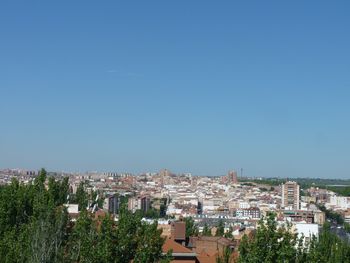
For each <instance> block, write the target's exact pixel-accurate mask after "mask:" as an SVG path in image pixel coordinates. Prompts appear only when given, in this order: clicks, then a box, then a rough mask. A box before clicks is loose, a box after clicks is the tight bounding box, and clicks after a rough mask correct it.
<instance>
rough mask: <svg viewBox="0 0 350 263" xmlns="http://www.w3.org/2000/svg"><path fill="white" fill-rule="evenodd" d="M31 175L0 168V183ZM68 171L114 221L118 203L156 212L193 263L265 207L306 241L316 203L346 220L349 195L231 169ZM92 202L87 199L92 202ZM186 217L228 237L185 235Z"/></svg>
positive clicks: (254, 221) (314, 223)
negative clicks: (266, 180) (245, 177)
mask: <svg viewBox="0 0 350 263" xmlns="http://www.w3.org/2000/svg"><path fill="white" fill-rule="evenodd" d="M5 175H6V176H5ZM35 175H36V173H31V172H28V171H25V172H23V171H22V172H20V171H10V170H8V171H2V172H0V180H2V181H0V182H2V183H6V182H8V181H9V179H10V178H11V177H13V176H17V177H18V178H20V179H21V180H22V181H24V182H30V180H31V178H33V177H34V176H35ZM65 175H67V174H65ZM54 176H55V174H54ZM56 176H63V174H56ZM68 176H69V182H70V186H71V192H72V193H73V194H74V193H75V192H76V190H77V188H78V186H79V184H80V183H81V182H85V183H86V184H85V185H86V190H87V191H88V192H92V191H94V192H98V196H97V198H99V199H102V200H103V206H102V207H100V208H101V209H102V210H103V211H104V212H108V213H110V214H113V215H114V216H115V219H116V220H118V214H119V211H120V208H121V206H122V205H125V207H126V208H127V209H129V210H130V211H133V212H135V211H137V210H140V211H142V212H143V213H144V214H145V215H147V213H148V212H149V211H157V213H158V214H157V215H158V216H159V217H161V218H163V220H159V227H160V228H162V229H163V234H164V235H165V236H167V237H168V239H167V242H166V243H165V246H168V247H172V249H173V251H177V250H178V254H177V257H180V258H181V256H180V255H185V256H184V258H193V260H194V261H193V262H200V261H199V259H198V257H210V255H214V254H215V253H216V254H215V255H218V254H220V253H221V252H222V249H223V247H229V248H230V249H233V250H234V249H237V247H238V245H239V242H240V239H241V238H242V237H243V235H244V234H247V235H251V234H252V233H254V231H255V229H256V228H257V226H258V222H259V220H260V219H261V218H262V217H263V216H266V215H267V213H269V212H274V213H275V214H276V215H277V221H278V224H280V225H284V224H286V222H289V223H290V224H291V225H292V231H295V232H296V233H298V235H300V236H302V235H303V236H304V237H305V240H306V241H308V240H310V239H311V238H312V236H313V235H314V236H316V237H317V236H318V233H319V229H320V226H322V225H323V223H324V222H325V214H324V212H322V211H320V210H319V208H318V207H319V205H320V204H321V205H324V206H325V207H326V208H327V209H331V210H335V211H340V212H341V213H343V215H344V217H345V219H346V220H348V221H349V222H350V200H349V198H347V197H343V196H338V195H336V194H335V193H333V192H331V191H328V190H325V189H319V188H313V187H312V188H310V189H308V190H307V194H306V195H302V196H301V194H300V193H301V189H300V186H299V185H298V184H297V183H296V182H293V181H288V182H286V183H284V184H282V185H279V186H270V185H264V184H257V183H252V182H239V180H238V176H237V172H236V171H229V172H228V173H227V175H225V176H216V177H201V176H192V175H191V174H190V173H187V174H179V175H176V174H174V173H172V172H171V171H169V170H167V169H164V170H161V171H159V172H157V173H144V174H141V175H132V174H129V173H123V174H120V173H115V172H108V173H98V172H90V173H84V174H68ZM96 201H97V199H96V200H91V202H92V203H93V202H96ZM67 206H68V208H69V209H68V211H69V212H71V213H72V214H77V213H79V211H78V207H77V206H76V205H74V204H70V205H69V204H68V205H67ZM93 210H95V211H97V210H98V207H97V206H96V205H95V206H93ZM186 217H192V218H193V219H194V222H195V224H196V225H197V226H198V230H199V233H201V232H202V231H203V230H204V228H205V227H208V228H210V229H211V231H212V234H213V235H215V233H216V230H217V226H218V224H219V222H221V223H222V224H223V225H224V233H228V234H229V236H230V237H232V238H224V237H209V236H202V235H199V236H196V237H191V240H186V237H184V222H183V221H182V220H183V219H184V218H186ZM145 220H147V219H145ZM185 244H186V247H185V246H184V245H185ZM219 247H220V249H219ZM209 248H215V249H209ZM220 251H221V252H220ZM176 253H177V252H176ZM176 253H175V254H176ZM175 254H174V255H175ZM196 260H197V261H196ZM189 262H190V261H189ZM208 262H209V261H208Z"/></svg>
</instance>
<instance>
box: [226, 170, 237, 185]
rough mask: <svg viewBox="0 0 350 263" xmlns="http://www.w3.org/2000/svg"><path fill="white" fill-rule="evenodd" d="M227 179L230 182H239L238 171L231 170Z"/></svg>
mask: <svg viewBox="0 0 350 263" xmlns="http://www.w3.org/2000/svg"><path fill="white" fill-rule="evenodd" d="M227 179H228V181H229V182H230V183H232V184H237V183H238V179H237V172H236V171H229V172H228V174H227Z"/></svg>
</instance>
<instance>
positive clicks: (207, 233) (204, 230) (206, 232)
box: [202, 223, 211, 237]
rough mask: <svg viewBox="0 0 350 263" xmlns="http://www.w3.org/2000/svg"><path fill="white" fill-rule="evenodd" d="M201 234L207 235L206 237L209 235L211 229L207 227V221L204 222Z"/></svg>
mask: <svg viewBox="0 0 350 263" xmlns="http://www.w3.org/2000/svg"><path fill="white" fill-rule="evenodd" d="M202 235H203V236H208V237H210V236H211V230H210V228H209V226H208V224H207V223H205V224H204V228H203V232H202Z"/></svg>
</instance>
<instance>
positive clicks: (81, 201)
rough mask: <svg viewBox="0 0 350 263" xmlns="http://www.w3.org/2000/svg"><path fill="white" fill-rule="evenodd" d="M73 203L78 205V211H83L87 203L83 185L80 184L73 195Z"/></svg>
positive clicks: (82, 183)
mask: <svg viewBox="0 0 350 263" xmlns="http://www.w3.org/2000/svg"><path fill="white" fill-rule="evenodd" d="M75 201H76V202H77V203H78V209H79V211H81V210H85V209H86V207H87V206H88V203H89V198H88V194H87V193H86V191H85V183H84V182H80V184H79V186H78V188H77V191H76V194H75Z"/></svg>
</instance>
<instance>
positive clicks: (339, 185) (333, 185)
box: [239, 177, 350, 196]
mask: <svg viewBox="0 0 350 263" xmlns="http://www.w3.org/2000/svg"><path fill="white" fill-rule="evenodd" d="M287 180H288V179H282V178H261V179H250V178H246V177H241V178H239V181H240V182H245V183H244V184H245V185H248V184H249V182H254V183H257V184H265V185H270V186H277V185H280V184H282V183H285V182H286V181H287ZM290 180H292V181H295V182H297V183H298V184H299V185H300V187H301V188H302V189H307V188H309V187H312V186H314V187H319V188H323V189H328V190H330V191H333V192H335V193H337V194H340V195H343V196H350V180H349V179H346V180H342V179H321V178H290Z"/></svg>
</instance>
